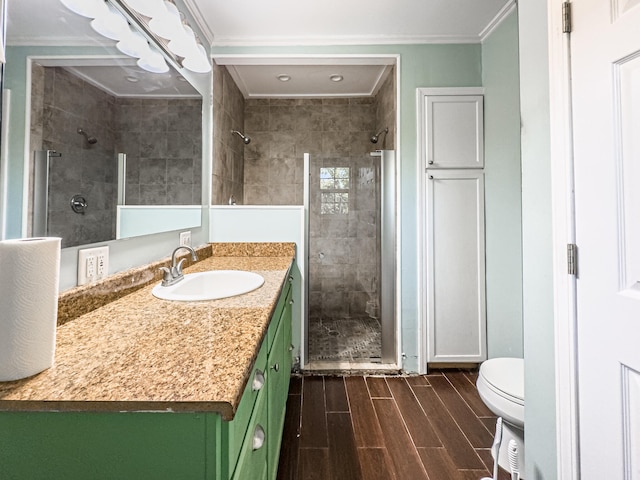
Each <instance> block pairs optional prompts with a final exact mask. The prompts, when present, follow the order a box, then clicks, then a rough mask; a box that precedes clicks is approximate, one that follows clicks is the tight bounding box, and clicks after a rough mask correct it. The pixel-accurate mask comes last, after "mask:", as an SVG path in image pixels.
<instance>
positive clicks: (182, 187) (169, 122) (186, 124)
mask: <svg viewBox="0 0 640 480" xmlns="http://www.w3.org/2000/svg"><path fill="white" fill-rule="evenodd" d="M201 110H202V101H201V100H200V99H140V98H116V97H114V96H112V95H110V94H108V93H106V92H104V91H102V90H100V89H99V88H97V87H95V86H93V85H91V84H90V83H88V82H86V81H84V80H82V79H80V78H79V77H77V76H75V75H73V74H72V73H71V72H69V71H68V70H65V69H63V68H60V67H42V66H40V65H37V64H34V65H33V69H32V107H31V133H32V135H31V139H30V147H31V151H32V152H33V151H35V150H56V151H57V152H60V153H61V154H62V155H61V156H60V157H57V158H55V160H54V161H52V163H51V168H50V183H49V186H50V188H49V191H50V195H49V223H48V234H49V235H54V236H61V237H62V238H63V240H62V242H63V243H62V247H67V246H71V245H78V244H86V243H94V242H100V241H104V240H110V239H113V238H115V229H116V226H115V222H116V202H117V164H118V163H117V153H119V152H123V153H126V154H127V189H126V197H127V204H128V205H172V204H180V205H192V204H200V202H201V200H200V195H201V191H202V187H201V185H202V183H201V182H202V180H201V176H200V171H201V169H200V165H201V162H202V153H201V152H202V150H201V137H202V126H201ZM78 128H82V129H83V130H84V131H85V132H87V135H90V136H93V137H95V138H96V139H97V142H95V143H93V144H91V143H89V142H88V141H87V138H86V137H85V136H83V135H79V134H78V131H77V130H78ZM74 194H81V195H83V196H84V197H85V198H86V199H87V203H88V204H89V208H88V209H87V212H86V213H85V214H84V215H78V214H76V213H74V212H73V211H72V210H71V208H70V207H69V199H70V198H71V196H72V195H74ZM30 215H31V213H30ZM29 224H31V221H29Z"/></svg>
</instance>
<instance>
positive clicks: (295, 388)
mask: <svg viewBox="0 0 640 480" xmlns="http://www.w3.org/2000/svg"><path fill="white" fill-rule="evenodd" d="M476 378H477V374H476V373H474V372H471V371H458V370H443V371H435V372H432V373H431V374H429V375H422V376H412V377H400V376H386V377H379V376H348V377H337V376H302V377H300V376H297V377H294V378H292V379H291V387H290V389H289V398H288V401H287V414H286V419H285V427H284V436H283V440H282V448H281V453H280V465H279V468H278V480H313V479H318V480H393V479H395V480H408V479H411V480H421V479H423V480H480V479H481V478H482V477H490V476H491V472H492V471H493V458H492V457H491V450H490V448H491V443H492V441H493V432H494V429H495V421H496V418H495V416H494V415H493V414H492V413H491V412H490V411H489V410H488V409H487V407H486V406H485V405H484V403H483V402H482V400H481V399H480V397H479V396H478V393H477V391H476V388H475V381H476ZM499 478H500V480H509V478H510V475H508V474H507V473H506V472H504V471H501V472H500V476H499Z"/></svg>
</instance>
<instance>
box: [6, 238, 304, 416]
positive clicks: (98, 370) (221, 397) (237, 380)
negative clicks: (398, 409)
mask: <svg viewBox="0 0 640 480" xmlns="http://www.w3.org/2000/svg"><path fill="white" fill-rule="evenodd" d="M285 245H287V244H285ZM213 249H214V256H212V257H209V258H206V259H204V260H202V261H200V262H197V263H195V264H194V265H192V266H190V267H188V268H186V269H185V273H193V272H200V271H206V270H248V271H252V272H256V273H259V274H260V275H262V276H263V277H264V279H265V283H264V285H263V286H262V287H260V288H259V289H257V290H255V291H253V292H250V293H247V294H245V295H241V296H238V297H231V298H226V299H220V300H210V301H205V302H173V301H166V300H160V299H157V298H155V297H153V296H152V295H151V289H152V288H153V286H155V282H154V283H153V284H150V285H147V286H144V287H142V288H140V289H139V290H137V291H134V292H133V293H129V294H127V295H125V296H123V297H122V298H119V299H117V300H114V301H112V302H110V303H108V304H106V305H104V306H102V307H100V308H97V309H96V310H93V311H91V312H89V313H86V314H84V315H81V316H79V317H77V318H75V319H73V320H72V321H69V322H67V323H64V324H63V325H60V326H58V329H57V339H56V354H55V364H54V366H53V367H52V368H50V369H47V370H45V371H44V372H41V373H39V374H37V375H34V376H33V377H29V378H27V379H23V380H17V381H13V382H2V383H0V410H12V411H174V412H179V411H188V412H218V413H220V414H221V415H222V418H223V419H225V420H230V419H232V418H233V415H234V413H235V411H236V409H237V407H238V404H239V403H240V399H241V396H242V393H243V391H244V388H245V386H246V383H247V381H248V378H249V376H250V374H251V367H252V365H253V363H254V361H255V359H256V356H257V354H258V351H259V347H260V344H261V342H262V340H263V338H264V337H265V335H266V331H267V327H268V325H269V321H270V319H271V315H272V313H273V310H274V308H275V305H276V302H277V300H278V297H279V294H280V293H281V290H282V287H283V285H284V283H285V281H286V280H287V273H288V271H289V268H290V266H291V264H292V261H293V259H294V254H293V248H287V249H285V250H286V251H280V252H278V251H277V250H276V251H274V252H271V253H272V254H274V256H246V254H247V252H246V251H237V249H236V250H235V251H234V250H232V251H231V252H227V253H231V255H236V254H237V255H239V256H217V255H216V248H215V246H214V247H213Z"/></svg>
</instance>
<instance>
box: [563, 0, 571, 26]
mask: <svg viewBox="0 0 640 480" xmlns="http://www.w3.org/2000/svg"><path fill="white" fill-rule="evenodd" d="M562 33H571V2H564V3H563V4H562Z"/></svg>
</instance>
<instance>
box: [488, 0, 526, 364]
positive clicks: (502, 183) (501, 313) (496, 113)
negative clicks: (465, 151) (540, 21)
mask: <svg viewBox="0 0 640 480" xmlns="http://www.w3.org/2000/svg"><path fill="white" fill-rule="evenodd" d="M519 82H520V77H519V72H518V17H517V14H516V11H515V9H514V11H513V13H512V14H510V15H509V17H508V18H506V19H505V20H504V21H503V22H502V23H501V24H500V25H499V26H498V27H497V28H496V29H495V30H494V31H493V32H492V33H491V35H490V36H489V37H488V38H487V39H485V41H484V42H483V44H482V84H483V86H484V90H485V95H484V118H485V123H484V127H485V130H484V134H485V137H484V147H485V206H486V216H485V218H486V268H487V343H488V345H487V352H488V356H489V358H494V357H522V356H523V326H522V216H521V208H522V202H521V176H520V83H519Z"/></svg>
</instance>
